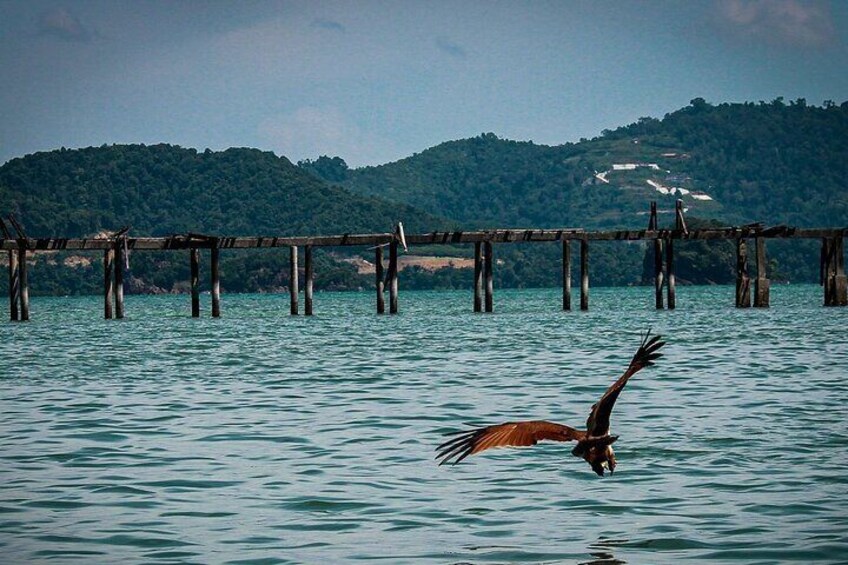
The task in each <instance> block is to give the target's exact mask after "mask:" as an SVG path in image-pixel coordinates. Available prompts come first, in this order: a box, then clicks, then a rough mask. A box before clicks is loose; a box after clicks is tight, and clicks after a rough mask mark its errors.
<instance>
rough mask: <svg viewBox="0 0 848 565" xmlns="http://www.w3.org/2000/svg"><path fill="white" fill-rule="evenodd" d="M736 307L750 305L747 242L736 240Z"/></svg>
mask: <svg viewBox="0 0 848 565" xmlns="http://www.w3.org/2000/svg"><path fill="white" fill-rule="evenodd" d="M736 307H737V308H750V307H751V277H750V276H748V242H747V241H746V240H745V238H744V237H740V238H739V239H737V240H736Z"/></svg>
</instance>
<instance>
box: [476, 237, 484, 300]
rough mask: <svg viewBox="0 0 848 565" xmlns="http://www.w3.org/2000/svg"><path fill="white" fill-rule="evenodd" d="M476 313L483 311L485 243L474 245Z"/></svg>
mask: <svg viewBox="0 0 848 565" xmlns="http://www.w3.org/2000/svg"><path fill="white" fill-rule="evenodd" d="M474 311H475V312H482V311H483V242H481V241H478V242H476V243H475V244H474Z"/></svg>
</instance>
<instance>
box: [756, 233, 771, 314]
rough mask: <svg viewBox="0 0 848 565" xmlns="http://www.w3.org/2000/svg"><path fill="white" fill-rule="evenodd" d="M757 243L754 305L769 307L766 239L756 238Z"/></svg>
mask: <svg viewBox="0 0 848 565" xmlns="http://www.w3.org/2000/svg"><path fill="white" fill-rule="evenodd" d="M755 241H756V245H757V278H756V279H754V307H755V308H768V305H769V279H768V275H767V273H766V240H765V238H762V237H758V238H756V240H755Z"/></svg>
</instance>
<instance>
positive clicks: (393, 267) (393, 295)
mask: <svg viewBox="0 0 848 565" xmlns="http://www.w3.org/2000/svg"><path fill="white" fill-rule="evenodd" d="M397 313H398V244H397V241H395V240H392V242H391V243H390V244H389V314H397Z"/></svg>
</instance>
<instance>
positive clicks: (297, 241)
mask: <svg viewBox="0 0 848 565" xmlns="http://www.w3.org/2000/svg"><path fill="white" fill-rule="evenodd" d="M755 237H759V238H766V239H822V238H840V237H841V238H845V237H848V227H846V228H792V227H785V226H777V227H771V228H762V227H731V228H711V229H701V230H692V231H689V232H686V231H685V230H678V229H674V230H670V229H669V230H609V231H584V230H581V229H574V228H568V229H550V230H548V229H546V230H533V229H514V230H512V229H511V230H503V229H497V230H487V231H473V232H462V231H452V232H431V233H424V234H409V235H407V236H406V241H407V242H408V243H409V244H411V245H451V244H457V243H478V242H491V243H519V242H545V241H563V240H581V241H649V240H656V239H666V240H670V239H681V240H687V239H695V240H722V239H726V240H737V239H739V238H755ZM393 238H394V234H391V233H372V234H344V235H327V236H315V237H219V238H201V237H186V236H171V237H128V238H127V245H126V247H127V249H129V250H134V251H140V250H151V251H155V250H169V249H209V248H211V247H213V246H217V248H218V249H264V248H274V247H296V246H307V245H310V246H313V247H348V246H376V245H385V244H388V243H391V242H392V240H393ZM18 241H19V240H17V239H0V249H2V250H8V251H12V250H16V249H18V248H19V242H18ZM26 247H27V249H29V250H30V251H62V250H68V251H87V250H91V251H96V250H106V249H110V248H114V247H115V240H114V239H87V238H28V239H27V240H26Z"/></svg>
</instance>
